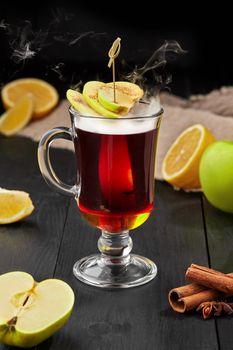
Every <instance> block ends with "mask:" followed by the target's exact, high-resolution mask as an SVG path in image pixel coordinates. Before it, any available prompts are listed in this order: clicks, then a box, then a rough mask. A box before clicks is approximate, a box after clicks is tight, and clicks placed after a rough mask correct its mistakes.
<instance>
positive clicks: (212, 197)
mask: <svg viewBox="0 0 233 350" xmlns="http://www.w3.org/2000/svg"><path fill="white" fill-rule="evenodd" d="M199 175H200V182H201V186H202V189H203V192H204V194H205V196H206V198H207V199H208V201H209V202H210V203H211V204H212V205H213V206H215V207H216V208H218V209H221V210H223V211H225V212H228V213H233V142H232V141H217V142H215V143H213V144H211V145H210V146H208V147H207V149H206V150H205V152H204V153H203V156H202V158H201V162H200V168H199Z"/></svg>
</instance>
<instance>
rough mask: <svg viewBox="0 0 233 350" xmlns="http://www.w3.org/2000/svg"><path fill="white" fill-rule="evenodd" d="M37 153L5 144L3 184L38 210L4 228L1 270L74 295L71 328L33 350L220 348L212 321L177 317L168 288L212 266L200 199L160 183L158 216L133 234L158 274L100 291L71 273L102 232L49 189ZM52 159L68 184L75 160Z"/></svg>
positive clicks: (27, 145)
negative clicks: (191, 269)
mask: <svg viewBox="0 0 233 350" xmlns="http://www.w3.org/2000/svg"><path fill="white" fill-rule="evenodd" d="M36 149H37V145H36V144H34V143H33V142H31V141H29V140H27V139H21V138H17V137H14V138H8V139H6V138H0V167H1V171H0V186H1V187H7V188H19V189H24V190H26V191H29V192H30V193H31V196H32V199H33V201H34V203H35V206H36V210H35V212H34V213H33V214H32V215H31V216H30V217H29V218H27V219H25V220H23V221H22V222H20V223H17V224H14V225H10V226H1V227H0V250H1V254H0V270H1V273H4V272H6V271H10V270H16V269H18V270H23V271H28V272H30V273H32V274H33V276H34V277H35V279H37V280H42V279H44V278H49V277H52V276H55V277H57V278H61V279H64V280H65V281H66V282H68V283H69V284H70V285H71V287H72V288H73V289H74V292H75V295H76V302H75V307H74V311H73V313H72V315H71V318H70V320H69V322H68V323H67V324H66V325H65V326H64V327H63V328H62V329H61V330H60V331H59V332H58V333H56V334H55V335H54V336H53V337H51V338H50V339H48V340H47V341H45V342H44V343H43V344H41V345H39V346H37V347H36V349H37V350H39V349H41V350H42V349H51V350H55V349H56V350H57V349H67V350H71V349H74V350H77V349H78V350H92V349H93V350H94V349H95V350H98V349H101V350H105V349H106V350H118V349H122V350H125V349H127V350H131V349H132V350H142V349H143V350H144V349H145V350H156V349H158V350H163V349H164V350H165V349H166V350H170V349H171V350H176V349H179V350H180V349H189V350H194V349H195V350H197V349H198V350H202V349H203V350H204V349H205V350H208V349H211V350H215V349H218V342H217V336H216V329H215V321H214V320H209V321H207V322H206V321H203V320H202V319H201V317H200V316H199V315H198V314H196V313H194V314H189V315H179V314H176V313H174V312H173V311H172V310H171V309H170V307H169V305H168V302H167V294H168V291H169V289H170V288H172V287H175V286H179V285H182V284H183V283H184V282H185V281H184V272H185V270H186V268H187V266H189V265H190V263H192V262H195V263H198V264H204V265H207V264H208V256H207V250H206V244H205V232H204V226H203V218H202V208H201V200H200V196H199V195H198V194H185V193H182V192H175V191H174V190H173V189H172V188H171V187H170V186H168V185H166V184H163V183H157V188H156V204H155V209H154V211H153V214H152V215H151V217H150V218H149V220H148V221H147V222H146V223H145V224H144V225H143V226H141V227H139V228H138V229H136V230H134V232H132V234H131V235H132V238H133V242H134V249H133V251H134V252H135V253H138V254H141V255H145V256H146V257H148V258H151V259H153V260H154V261H155V262H156V264H157V266H158V276H157V277H156V279H155V280H154V281H152V282H151V283H149V284H147V285H145V286H141V287H138V288H134V289H128V290H120V291H106V290H99V289H97V288H94V287H89V286H86V285H84V284H82V283H81V282H79V281H78V280H77V279H76V278H75V277H74V276H73V273H72V267H73V264H74V262H75V261H76V260H77V259H79V258H81V257H83V256H86V255H88V254H92V253H94V252H96V251H97V240H98V237H99V232H98V230H97V229H95V228H91V227H89V226H88V225H87V223H86V222H85V221H84V220H83V219H82V218H81V217H80V214H79V212H78V210H77V207H76V203H75V201H74V200H73V199H72V200H69V199H68V198H66V197H63V196H60V195H58V194H56V193H55V192H53V191H52V190H50V189H49V188H48V187H47V185H46V184H45V183H44V181H43V179H42V177H41V175H40V173H39V169H38V165H37V160H36ZM53 153H54V154H53V157H54V162H55V163H56V164H62V171H61V175H62V176H63V179H64V180H67V179H68V180H69V181H70V182H72V177H73V174H74V166H73V165H71V163H73V156H72V154H71V153H69V152H68V151H62V150H56V151H54V152H53ZM207 335H208V336H207ZM0 349H9V347H7V346H3V345H1V346H0Z"/></svg>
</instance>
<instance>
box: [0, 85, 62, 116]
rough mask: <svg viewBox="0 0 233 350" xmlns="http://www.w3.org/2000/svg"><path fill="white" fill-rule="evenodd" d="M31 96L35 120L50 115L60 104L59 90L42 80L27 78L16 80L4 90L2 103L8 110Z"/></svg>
mask: <svg viewBox="0 0 233 350" xmlns="http://www.w3.org/2000/svg"><path fill="white" fill-rule="evenodd" d="M28 93H29V94H31V95H32V96H33V99H34V104H35V105H34V111H33V118H35V119H36V118H41V117H43V116H45V115H46V114H48V113H49V112H50V111H51V110H52V109H53V108H54V107H55V106H56V105H57V103H58V98H59V97H58V93H57V90H56V89H55V88H54V87H53V86H52V85H51V84H49V83H47V82H46V81H44V80H41V79H35V78H25V79H18V80H14V81H12V82H10V83H8V84H6V85H5V86H4V87H3V89H2V92H1V94H2V101H3V104H4V106H5V107H6V108H11V107H13V106H14V105H15V103H16V102H17V101H18V100H19V99H20V98H22V97H23V96H25V95H26V94H28Z"/></svg>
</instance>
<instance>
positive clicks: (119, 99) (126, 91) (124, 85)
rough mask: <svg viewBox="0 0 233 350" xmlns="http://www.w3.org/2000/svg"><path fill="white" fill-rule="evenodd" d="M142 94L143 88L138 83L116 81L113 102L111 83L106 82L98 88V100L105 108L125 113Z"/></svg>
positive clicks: (112, 85)
mask: <svg viewBox="0 0 233 350" xmlns="http://www.w3.org/2000/svg"><path fill="white" fill-rule="evenodd" d="M143 94H144V92H143V90H142V89H141V88H140V87H139V86H138V85H136V84H133V83H129V82H125V81H117V82H115V97H116V102H114V84H113V83H107V84H105V85H104V86H102V87H101V88H100V89H99V90H98V100H99V102H100V103H101V104H102V106H103V107H105V108H106V109H108V110H110V111H113V112H115V113H120V114H121V115H125V114H128V113H129V110H130V109H131V108H132V107H133V106H134V104H135V103H136V102H137V101H138V100H139V99H140V98H141V97H142V96H143Z"/></svg>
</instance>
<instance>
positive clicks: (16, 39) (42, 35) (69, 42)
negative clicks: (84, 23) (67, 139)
mask: <svg viewBox="0 0 233 350" xmlns="http://www.w3.org/2000/svg"><path fill="white" fill-rule="evenodd" d="M52 16H53V19H52V21H51V23H50V25H49V26H48V28H46V30H43V29H39V30H35V29H34V28H33V27H32V23H31V22H30V21H24V22H23V25H21V26H16V25H11V24H8V23H7V22H6V21H5V20H4V19H2V20H0V30H1V31H4V33H5V35H6V39H7V42H8V45H9V49H10V59H11V60H12V61H13V62H14V63H15V64H17V65H18V66H19V67H21V68H22V67H23V66H24V64H25V62H26V61H28V60H32V59H34V58H35V57H36V56H38V55H41V56H42V55H44V57H46V53H45V50H44V51H43V49H44V48H47V47H51V46H52V45H54V44H55V43H61V44H64V45H65V46H66V48H71V47H74V46H75V45H79V43H80V42H81V41H82V40H83V39H85V38H89V39H96V38H98V37H99V36H107V34H106V33H95V32H94V31H88V32H84V33H77V32H69V31H65V26H64V25H63V24H64V22H67V21H70V20H71V19H72V18H73V16H74V14H73V13H67V12H66V11H64V10H63V9H61V8H56V9H54V10H53V11H52ZM92 42H93V40H92ZM93 46H94V45H93ZM185 52H186V51H184V50H183V49H182V48H181V46H180V45H179V43H178V42H177V41H173V40H171V41H165V42H164V44H163V45H162V46H161V47H160V48H159V49H158V50H156V51H155V52H154V53H153V54H152V56H151V57H150V58H149V59H148V61H147V62H146V63H145V64H144V65H143V66H142V67H137V66H136V67H135V68H133V69H131V71H130V72H129V73H127V74H124V75H120V76H121V79H122V80H128V81H130V82H133V83H136V84H139V85H140V86H142V88H143V89H144V91H146V92H147V95H148V97H149V96H152V95H155V93H156V91H155V86H156V89H157V90H158V89H160V88H161V87H163V86H165V85H167V84H168V83H169V82H170V81H171V76H170V75H168V74H167V72H166V70H165V66H166V64H167V62H170V61H172V60H174V59H175V58H176V57H177V56H178V55H181V54H184V53H185ZM103 54H104V53H103ZM20 64H21V65H20ZM47 68H48V69H49V70H50V71H52V72H54V73H55V74H56V75H57V77H58V79H59V80H61V81H66V78H65V74H64V69H65V63H64V62H59V61H58V63H55V64H52V65H48V66H47ZM19 70H20V69H18V70H16V69H15V72H13V74H12V75H11V78H12V76H13V75H14V74H15V73H17V72H18V71H19ZM128 71H129V70H128ZM74 78H75V73H73V75H72V79H71V82H70V83H71V85H72V87H73V88H80V85H81V84H82V82H79V83H78V84H75V82H74V81H73V80H75V79H74ZM151 82H152V83H153V91H152V90H151V88H150V83H151Z"/></svg>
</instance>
